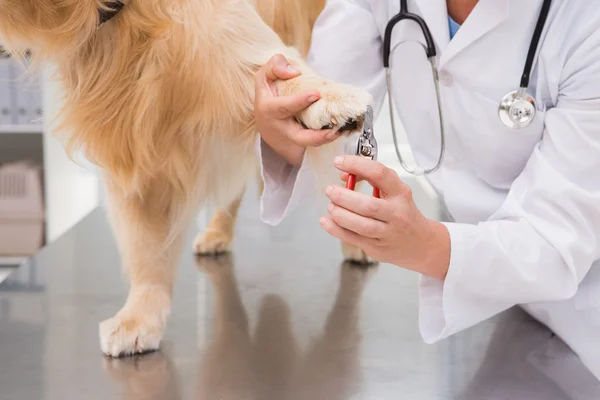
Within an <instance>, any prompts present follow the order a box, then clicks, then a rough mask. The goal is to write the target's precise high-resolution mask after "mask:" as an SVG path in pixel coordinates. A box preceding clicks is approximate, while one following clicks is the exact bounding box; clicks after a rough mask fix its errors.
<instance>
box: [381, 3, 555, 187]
mask: <svg viewBox="0 0 600 400" xmlns="http://www.w3.org/2000/svg"><path fill="white" fill-rule="evenodd" d="M551 3H552V0H544V3H543V4H542V9H541V11H540V16H539V18H538V21H537V23H536V26H535V29H534V33H533V36H532V39H531V43H530V45H529V50H528V53H527V59H526V61H525V65H524V67H523V74H522V76H521V81H520V85H519V90H518V97H517V98H518V99H524V98H525V96H526V90H527V87H528V86H529V78H530V75H531V70H532V66H533V61H534V59H535V53H536V52H537V48H538V45H539V41H540V38H541V35H542V31H543V29H544V26H545V24H546V19H547V18H548V14H549V11H550V5H551ZM404 20H410V21H413V22H415V23H417V24H418V25H419V27H420V28H421V31H422V33H423V36H424V38H425V43H426V45H425V46H424V47H425V52H426V54H427V59H428V61H429V63H430V65H431V69H432V72H433V78H434V84H435V94H436V100H437V104H438V114H439V120H440V139H441V144H440V155H439V158H438V162H437V164H436V165H435V166H434V167H433V168H429V169H424V168H422V167H420V166H418V165H417V166H415V167H414V168H410V167H409V166H408V165H407V164H406V162H405V161H404V159H403V157H402V154H401V153H400V148H399V144H398V138H397V133H396V123H395V120H394V111H395V107H394V100H393V96H392V77H391V68H390V58H391V52H392V45H391V43H392V33H393V30H394V28H395V27H396V25H397V24H398V23H400V22H401V21H404ZM435 59H436V49H435V44H434V41H433V36H432V35H431V32H430V30H429V27H428V26H427V23H426V22H425V20H424V19H423V18H421V17H420V16H418V15H416V14H412V13H410V12H408V0H400V12H399V13H398V14H397V15H395V16H394V17H393V18H392V19H391V20H390V21H389V22H388V24H387V26H386V28H385V34H384V40H383V66H384V68H385V75H386V84H387V94H388V103H389V108H390V120H391V126H392V136H393V139H394V148H395V150H396V156H397V157H398V160H399V161H400V165H401V166H402V168H403V169H404V170H405V171H406V172H408V173H410V174H413V175H417V176H422V175H426V174H431V173H433V172H435V171H437V170H438V169H439V168H440V167H441V165H442V163H443V161H444V157H445V153H446V133H445V129H444V119H443V112H442V101H441V94H440V87H439V76H438V71H437V66H436V62H435ZM507 96H510V94H508V95H507ZM507 96H505V97H507ZM528 100H530V101H531V102H532V103H533V106H534V107H535V101H534V100H533V97H531V96H529V99H528ZM502 101H504V99H503V100H502ZM502 101H501V103H500V107H502V106H503V104H502ZM533 111H534V112H535V109H534V110H533ZM526 125H527V124H523V125H522V126H526ZM519 127H520V126H519V124H514V127H513V129H518V128H519Z"/></svg>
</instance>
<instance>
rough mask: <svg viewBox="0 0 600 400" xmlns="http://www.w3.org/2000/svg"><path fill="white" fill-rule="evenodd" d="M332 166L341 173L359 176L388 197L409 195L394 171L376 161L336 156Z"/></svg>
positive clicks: (406, 186)
mask: <svg viewBox="0 0 600 400" xmlns="http://www.w3.org/2000/svg"><path fill="white" fill-rule="evenodd" d="M334 165H335V166H336V168H338V169H339V170H340V171H342V172H347V173H349V174H355V175H356V176H357V177H358V176H360V177H361V178H363V179H365V180H366V181H367V182H369V183H370V184H371V186H374V187H378V188H379V189H380V190H381V191H383V193H385V194H387V195H388V196H395V195H399V194H404V193H410V187H409V186H408V185H407V184H406V183H404V182H402V180H401V179H400V177H399V176H398V174H397V173H396V171H394V170H392V169H390V168H388V167H386V166H385V165H383V164H381V163H379V162H377V161H374V160H371V159H368V158H365V157H360V156H338V157H336V158H335V160H334Z"/></svg>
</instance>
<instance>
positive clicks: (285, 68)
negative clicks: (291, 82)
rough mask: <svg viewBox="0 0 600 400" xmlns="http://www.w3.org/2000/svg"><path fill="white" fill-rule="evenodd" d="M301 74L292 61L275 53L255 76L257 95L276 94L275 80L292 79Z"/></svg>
mask: <svg viewBox="0 0 600 400" xmlns="http://www.w3.org/2000/svg"><path fill="white" fill-rule="evenodd" d="M298 75H300V70H299V69H298V68H296V67H294V66H293V65H291V64H290V63H288V61H287V59H286V58H285V57H284V56H282V55H281V54H277V55H274V56H273V57H271V59H270V60H269V61H268V62H267V63H266V64H265V65H263V66H262V67H261V68H259V70H258V71H257V72H256V75H255V77H254V82H255V92H256V96H257V97H259V96H260V97H262V96H266V95H271V96H273V95H275V94H276V93H274V91H273V90H272V89H273V82H274V81H276V80H279V79H284V80H285V79H291V78H295V77H296V76H298Z"/></svg>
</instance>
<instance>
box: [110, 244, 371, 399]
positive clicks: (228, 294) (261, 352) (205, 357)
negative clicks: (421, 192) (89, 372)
mask: <svg viewBox="0 0 600 400" xmlns="http://www.w3.org/2000/svg"><path fill="white" fill-rule="evenodd" d="M196 260H197V265H198V268H199V269H200V271H201V272H203V273H205V274H206V275H207V277H208V278H209V280H210V282H211V284H212V287H213V288H214V293H215V316H214V325H213V327H212V332H211V337H212V340H211V341H210V343H208V344H207V346H206V348H204V349H203V350H201V353H200V362H199V370H198V378H197V383H196V398H197V399H198V400H200V399H202V400H204V399H219V400H234V399H235V400H240V399H256V400H283V399H285V400H300V399H315V400H318V399H327V400H336V399H347V398H350V397H351V396H352V394H353V393H355V392H356V391H357V390H358V389H359V385H360V366H359V362H358V351H359V347H360V335H359V329H358V318H359V315H358V314H359V303H360V298H361V295H362V292H363V289H364V286H365V284H366V281H367V277H368V275H369V269H366V268H364V267H356V266H352V265H350V264H347V263H344V264H342V266H341V268H340V285H339V289H338V293H337V296H336V299H335V303H334V305H333V308H332V309H331V311H330V313H329V315H328V317H327V320H326V322H325V326H324V329H323V333H322V334H321V335H320V337H318V338H317V339H316V340H314V341H313V342H312V343H311V344H310V345H309V347H308V348H307V350H306V351H304V352H302V351H301V349H300V348H299V345H298V343H297V341H296V338H295V336H294V331H293V326H292V324H291V315H290V309H289V308H288V306H287V304H286V303H285V301H284V300H283V299H282V298H281V297H280V296H277V295H266V296H264V297H263V299H262V301H261V305H260V309H259V315H258V323H257V325H256V328H255V331H254V334H252V333H251V332H250V326H249V323H248V316H247V313H246V309H245V307H244V304H243V302H242V299H241V296H240V293H239V290H238V285H237V282H236V278H235V272H234V266H233V261H232V257H231V255H223V256H221V257H218V258H209V257H198V258H196ZM372 268H374V267H370V269H372ZM149 356H150V357H148V361H146V360H145V357H142V358H139V360H140V365H139V366H138V365H137V364H136V363H134V361H133V360H128V359H116V360H110V359H109V360H108V362H106V361H105V362H106V364H105V366H106V368H107V369H108V370H109V373H110V375H111V377H112V378H114V379H115V380H118V381H120V382H121V384H122V385H124V387H125V390H124V392H123V393H124V397H123V400H132V399H137V398H144V399H146V398H147V399H159V398H160V399H179V398H180V397H174V396H179V394H178V393H180V390H179V387H178V385H179V382H178V376H177V372H176V370H175V368H174V365H173V363H172V362H171V361H170V360H169V359H168V352H162V351H161V352H158V353H154V354H151V355H149ZM142 363H143V364H142ZM145 363H148V364H145ZM154 364H160V368H159V367H157V366H156V365H154ZM124 365H125V366H126V367H125V368H123V366H124ZM146 370H150V372H148V371H146ZM152 371H155V373H152ZM156 371H159V373H156ZM145 381H147V382H146V383H144V382H145ZM166 388H171V389H170V390H169V391H167V390H166Z"/></svg>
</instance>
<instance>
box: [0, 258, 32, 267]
mask: <svg viewBox="0 0 600 400" xmlns="http://www.w3.org/2000/svg"><path fill="white" fill-rule="evenodd" d="M25 261H27V257H3V256H0V268H2V267H9V266H10V267H18V266H19V265H21V264H23V263H24V262H25Z"/></svg>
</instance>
